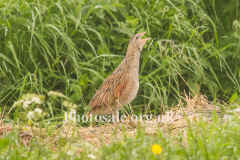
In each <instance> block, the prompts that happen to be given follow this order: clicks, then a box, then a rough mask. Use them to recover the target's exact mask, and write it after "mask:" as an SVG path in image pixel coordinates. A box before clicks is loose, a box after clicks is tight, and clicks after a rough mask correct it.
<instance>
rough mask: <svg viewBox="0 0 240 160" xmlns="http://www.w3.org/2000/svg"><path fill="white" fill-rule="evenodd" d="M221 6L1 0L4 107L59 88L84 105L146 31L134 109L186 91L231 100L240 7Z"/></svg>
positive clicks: (136, 0) (162, 103)
mask: <svg viewBox="0 0 240 160" xmlns="http://www.w3.org/2000/svg"><path fill="white" fill-rule="evenodd" d="M216 4H217V2H215V1H213V0H205V1H201V2H199V1H197V0H163V1H160V0H150V1H146V0H133V1H127V0H121V1H118V0H98V1H87V0H81V1H77V0H56V1H50V0H49V1H40V0H28V1H23V0H17V1H16V0H3V1H1V2H0V62H1V63H0V82H1V83H0V88H1V89H0V106H5V105H7V106H11V105H12V104H13V102H14V101H15V100H17V99H18V98H19V97H20V96H21V95H23V94H24V93H31V92H34V93H41V94H45V93H47V92H48V91H49V90H58V91H61V92H63V93H64V94H65V95H67V96H69V97H70V98H71V99H72V101H73V102H75V103H77V104H79V106H80V107H82V108H84V107H85V106H86V105H87V104H88V101H89V99H90V98H91V96H93V94H94V92H95V90H96V88H97V87H98V86H99V85H100V84H101V82H102V80H103V79H104V78H105V77H106V76H107V75H108V74H110V73H111V72H112V71H113V69H114V68H115V67H116V66H117V65H118V64H119V63H120V61H121V60H122V58H123V57H124V54H125V51H126V47H127V44H128V40H129V38H130V37H131V36H132V35H133V34H135V33H137V32H141V31H146V32H147V36H150V37H151V38H152V40H151V42H149V44H147V45H146V48H145V49H144V51H143V52H142V55H141V67H140V90H139V93H138V97H137V98H136V99H135V101H134V102H133V104H134V108H135V109H136V110H137V111H142V110H147V111H148V110H151V111H156V112H160V111H162V110H165V109H166V106H171V105H174V104H175V103H176V102H177V101H178V100H179V99H180V98H182V96H183V95H184V93H185V92H187V93H188V92H190V93H192V94H199V93H202V94H205V95H207V96H208V97H209V99H212V100H216V99H223V100H228V99H229V96H231V95H232V94H234V93H239V91H240V84H239V83H240V81H239V78H240V68H239V66H240V65H239V63H240V57H239V51H240V47H239V46H240V45H239V44H240V21H239V10H238V9H239V2H238V1H233V0H232V1H231V5H229V6H230V8H228V9H226V10H225V12H223V13H222V12H221V11H220V10H221V7H222V6H220V5H216ZM233 4H234V5H233ZM209 7H210V8H209ZM220 24H222V25H220ZM233 24H234V25H233Z"/></svg>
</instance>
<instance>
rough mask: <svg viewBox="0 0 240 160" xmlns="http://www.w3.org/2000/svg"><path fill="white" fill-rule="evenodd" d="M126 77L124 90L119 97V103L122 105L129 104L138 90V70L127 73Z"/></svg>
mask: <svg viewBox="0 0 240 160" xmlns="http://www.w3.org/2000/svg"><path fill="white" fill-rule="evenodd" d="M127 77H128V78H127V81H126V88H125V89H124V90H123V92H122V95H121V97H120V103H121V104H122V105H126V104H129V103H130V102H131V101H132V100H133V99H134V98H135V97H136V95H137V92H138V89H139V79H138V68H136V69H135V70H132V71H131V72H128V75H127Z"/></svg>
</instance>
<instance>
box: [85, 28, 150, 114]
mask: <svg viewBox="0 0 240 160" xmlns="http://www.w3.org/2000/svg"><path fill="white" fill-rule="evenodd" d="M145 33H146V32H142V33H137V34H136V35H135V36H133V37H132V38H131V39H130V41H129V43H128V47H127V51H126V55H125V57H124V59H123V60H122V62H121V63H120V64H119V65H118V67H117V68H116V69H115V70H114V71H113V72H112V74H111V75H109V76H108V77H107V78H106V79H105V80H104V81H103V83H102V85H101V86H100V88H99V89H97V90H96V93H95V95H94V96H93V97H92V99H91V100H90V102H89V104H88V106H90V112H89V114H94V115H105V114H113V113H114V112H117V111H119V110H120V109H121V108H122V106H124V105H127V104H129V103H131V102H132V101H133V99H135V97H136V95H137V92H138V89H139V63H140V62H139V61H140V53H141V51H142V49H143V47H144V45H145V43H146V42H147V41H148V40H149V39H150V38H144V39H143V38H142V37H143V36H144V34H145Z"/></svg>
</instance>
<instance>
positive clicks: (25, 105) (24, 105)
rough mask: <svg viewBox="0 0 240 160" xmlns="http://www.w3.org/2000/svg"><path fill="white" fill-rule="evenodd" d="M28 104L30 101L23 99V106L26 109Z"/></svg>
mask: <svg viewBox="0 0 240 160" xmlns="http://www.w3.org/2000/svg"><path fill="white" fill-rule="evenodd" d="M30 104H32V101H23V108H24V109H27V108H28V107H29V105H30Z"/></svg>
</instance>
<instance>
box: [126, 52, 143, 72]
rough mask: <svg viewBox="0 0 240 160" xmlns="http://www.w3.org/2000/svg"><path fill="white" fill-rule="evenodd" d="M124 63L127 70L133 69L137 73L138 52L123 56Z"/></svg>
mask: <svg viewBox="0 0 240 160" xmlns="http://www.w3.org/2000/svg"><path fill="white" fill-rule="evenodd" d="M125 61H126V62H125V63H126V64H127V66H128V68H129V69H130V70H131V69H134V70H136V71H137V72H138V70H139V61H140V51H135V52H127V54H126V56H125Z"/></svg>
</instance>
